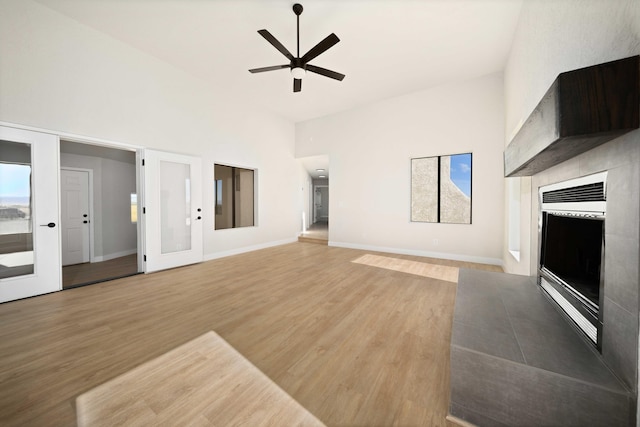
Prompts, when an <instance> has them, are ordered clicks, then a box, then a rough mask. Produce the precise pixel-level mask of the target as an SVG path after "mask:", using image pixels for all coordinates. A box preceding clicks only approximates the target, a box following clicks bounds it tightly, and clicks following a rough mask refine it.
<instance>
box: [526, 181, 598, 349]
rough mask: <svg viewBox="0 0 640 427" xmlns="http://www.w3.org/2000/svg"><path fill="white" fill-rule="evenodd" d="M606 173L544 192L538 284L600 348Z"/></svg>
mask: <svg viewBox="0 0 640 427" xmlns="http://www.w3.org/2000/svg"><path fill="white" fill-rule="evenodd" d="M606 176H607V173H606V172H602V173H598V174H595V175H590V176H586V177H581V178H577V179H572V180H570V181H565V182H561V183H557V184H552V185H548V186H545V187H541V188H540V199H541V200H540V202H541V203H540V206H541V212H540V223H539V230H540V239H539V242H540V263H539V272H538V282H539V284H540V286H541V287H542V289H543V290H544V291H545V292H546V294H547V295H548V296H549V297H550V298H551V299H552V300H553V301H554V302H555V303H556V304H557V305H558V306H559V307H560V308H561V309H562V310H563V312H564V313H565V314H566V315H567V317H568V318H569V319H570V321H571V322H572V323H573V324H574V325H575V326H576V327H577V328H578V329H579V330H580V331H581V332H582V333H583V334H584V335H585V336H586V337H587V338H588V339H589V340H590V341H591V342H592V343H593V344H594V345H595V346H596V347H597V348H598V349H599V350H601V347H602V326H603V322H602V319H603V316H602V308H603V303H602V302H603V298H604V290H603V289H604V268H603V267H604V263H603V260H604V249H605V242H604V227H605V216H606Z"/></svg>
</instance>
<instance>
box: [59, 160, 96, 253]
mask: <svg viewBox="0 0 640 427" xmlns="http://www.w3.org/2000/svg"><path fill="white" fill-rule="evenodd" d="M60 170H61V171H62V170H68V171H77V172H87V173H88V174H89V262H96V258H95V248H94V247H93V242H94V228H93V227H94V225H93V169H83V168H72V167H68V166H61V167H60ZM60 192H62V183H61V184H60ZM61 227H62V224H61ZM60 245H62V239H60ZM60 250H61V251H62V247H61V248H60Z"/></svg>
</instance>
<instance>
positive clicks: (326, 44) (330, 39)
mask: <svg viewBox="0 0 640 427" xmlns="http://www.w3.org/2000/svg"><path fill="white" fill-rule="evenodd" d="M339 41H340V39H339V38H338V36H336V35H335V34H334V33H331V34H329V35H328V36H327V37H325V39H324V40H322V41H321V42H320V43H318V44H317V45H315V46H314V47H312V48H311V50H309V52H307V53H305V54H304V56H303V57H302V58H300V59H301V61H302V63H303V64H306V63H307V62H309V61H311V60H312V59H313V58H315V57H316V56H318V55H320V54H321V53H323V52H324V51H326V50H327V49H329V48H330V47H331V46H333V45H334V44H336V43H338V42H339Z"/></svg>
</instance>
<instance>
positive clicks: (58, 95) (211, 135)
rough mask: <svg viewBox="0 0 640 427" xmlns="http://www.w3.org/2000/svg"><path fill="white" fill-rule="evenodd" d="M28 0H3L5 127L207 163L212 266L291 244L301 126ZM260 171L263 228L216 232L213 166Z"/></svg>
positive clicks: (0, 70)
mask: <svg viewBox="0 0 640 427" xmlns="http://www.w3.org/2000/svg"><path fill="white" fill-rule="evenodd" d="M233 90H234V88H223V87H212V86H211V85H208V84H206V83H205V82H203V81H201V80H198V79H196V78H193V77H191V76H189V75H187V74H186V73H184V72H183V71H181V70H179V69H177V68H174V67H172V66H170V65H168V64H166V63H164V62H162V61H160V60H158V59H156V58H154V57H152V56H149V55H146V54H144V53H142V52H140V51H138V50H136V49H134V48H132V47H130V46H127V45H125V44H123V43H121V42H119V41H117V40H115V39H113V38H111V37H109V36H106V35H104V34H102V33H99V32H97V31H95V30H93V29H91V28H89V27H86V26H84V25H81V24H79V23H78V22H76V21H74V20H71V19H69V18H66V17H65V16H63V15H61V14H58V13H56V12H54V11H52V10H50V9H48V8H46V7H44V6H41V5H39V4H38V3H35V2H33V1H31V0H0V94H1V96H0V121H2V122H8V123H14V124H19V125H26V126H33V127H37V128H42V129H49V130H54V131H60V132H65V133H70V134H75V135H84V136H87V137H91V138H99V139H103V140H108V141H115V142H120V143H125V144H132V145H136V146H144V147H149V148H154V149H159V150H166V151H175V152H180V153H184V154H191V155H196V156H200V157H202V159H203V176H204V178H203V179H204V185H203V189H204V198H203V201H204V206H203V211H204V212H203V213H204V215H203V220H204V224H203V225H204V230H205V231H204V252H205V258H213V257H216V256H222V255H225V254H229V253H234V252H237V251H242V250H245V249H250V248H255V247H261V246H268V245H271V244H276V243H279V242H282V241H286V240H293V239H294V238H295V236H296V233H297V231H298V226H299V221H298V217H297V203H298V193H297V191H296V189H297V182H296V179H295V178H296V177H297V174H298V164H297V162H296V160H295V159H294V157H293V151H294V126H293V124H291V123H290V122H288V121H286V120H284V119H281V118H278V117H275V116H273V115H270V114H266V113H263V112H261V111H256V110H254V109H252V107H251V106H250V105H245V104H242V103H240V102H239V101H237V100H235V99H234V97H231V96H225V94H226V93H230V92H232V91H233ZM214 162H218V163H223V164H233V165H238V166H244V167H247V168H251V169H258V170H259V180H258V189H257V192H258V203H259V206H258V212H259V218H257V223H258V224H259V226H258V227H248V228H242V229H235V230H220V231H214V230H213V215H214V213H213V207H214V186H213V164H214Z"/></svg>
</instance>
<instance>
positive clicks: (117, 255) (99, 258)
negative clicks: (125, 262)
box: [91, 249, 138, 262]
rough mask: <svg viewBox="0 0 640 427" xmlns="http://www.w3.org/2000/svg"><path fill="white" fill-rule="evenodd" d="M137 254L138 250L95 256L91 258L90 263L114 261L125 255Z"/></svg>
mask: <svg viewBox="0 0 640 427" xmlns="http://www.w3.org/2000/svg"><path fill="white" fill-rule="evenodd" d="M137 253H138V249H128V250H126V251H120V252H114V253H112V254H108V255H102V256H96V257H94V258H93V260H92V261H91V262H103V261H109V260H110V259H116V258H120V257H123V256H127V255H133V254H137Z"/></svg>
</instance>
